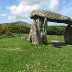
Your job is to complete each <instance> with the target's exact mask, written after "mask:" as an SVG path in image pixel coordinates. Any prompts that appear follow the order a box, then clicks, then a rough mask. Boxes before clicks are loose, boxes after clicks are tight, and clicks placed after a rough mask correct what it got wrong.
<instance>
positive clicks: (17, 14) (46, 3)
mask: <svg viewBox="0 0 72 72" xmlns="http://www.w3.org/2000/svg"><path fill="white" fill-rule="evenodd" d="M34 9H44V10H48V11H52V12H55V13H59V14H62V15H65V16H69V17H71V18H72V0H0V23H8V22H15V21H24V22H27V23H30V24H31V22H32V20H31V19H30V17H29V15H30V13H31V11H32V10H34ZM49 24H50V25H55V24H56V23H55V24H54V23H51V22H50V23H49ZM56 25H63V24H60V23H58V24H56Z"/></svg>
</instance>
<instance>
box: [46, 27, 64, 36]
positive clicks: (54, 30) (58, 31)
mask: <svg viewBox="0 0 72 72" xmlns="http://www.w3.org/2000/svg"><path fill="white" fill-rule="evenodd" d="M64 31H65V26H48V28H47V34H48V35H64Z"/></svg>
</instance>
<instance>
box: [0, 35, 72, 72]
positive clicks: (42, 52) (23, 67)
mask: <svg viewBox="0 0 72 72" xmlns="http://www.w3.org/2000/svg"><path fill="white" fill-rule="evenodd" d="M27 37H28V35H26V34H25V35H23V34H21V35H19V34H18V35H17V34H16V35H15V37H11V38H7V37H0V72H72V45H65V44H64V43H63V42H64V39H63V36H48V42H49V44H48V45H38V46H37V45H32V44H31V43H29V42H28V41H27V40H26V38H27ZM52 40H57V41H59V42H62V43H51V41H52Z"/></svg>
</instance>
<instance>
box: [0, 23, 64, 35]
mask: <svg viewBox="0 0 72 72" xmlns="http://www.w3.org/2000/svg"><path fill="white" fill-rule="evenodd" d="M29 31H30V27H29V26H25V25H20V24H19V25H17V24H11V23H10V24H2V25H0V35H4V34H5V35H7V36H10V35H12V36H13V33H27V34H29ZM64 31H65V26H48V27H47V34H48V35H64Z"/></svg>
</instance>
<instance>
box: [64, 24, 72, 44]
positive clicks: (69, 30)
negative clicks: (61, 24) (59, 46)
mask: <svg viewBox="0 0 72 72" xmlns="http://www.w3.org/2000/svg"><path fill="white" fill-rule="evenodd" d="M64 40H65V43H67V44H72V26H71V25H68V26H67V27H66V29H65V33H64Z"/></svg>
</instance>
